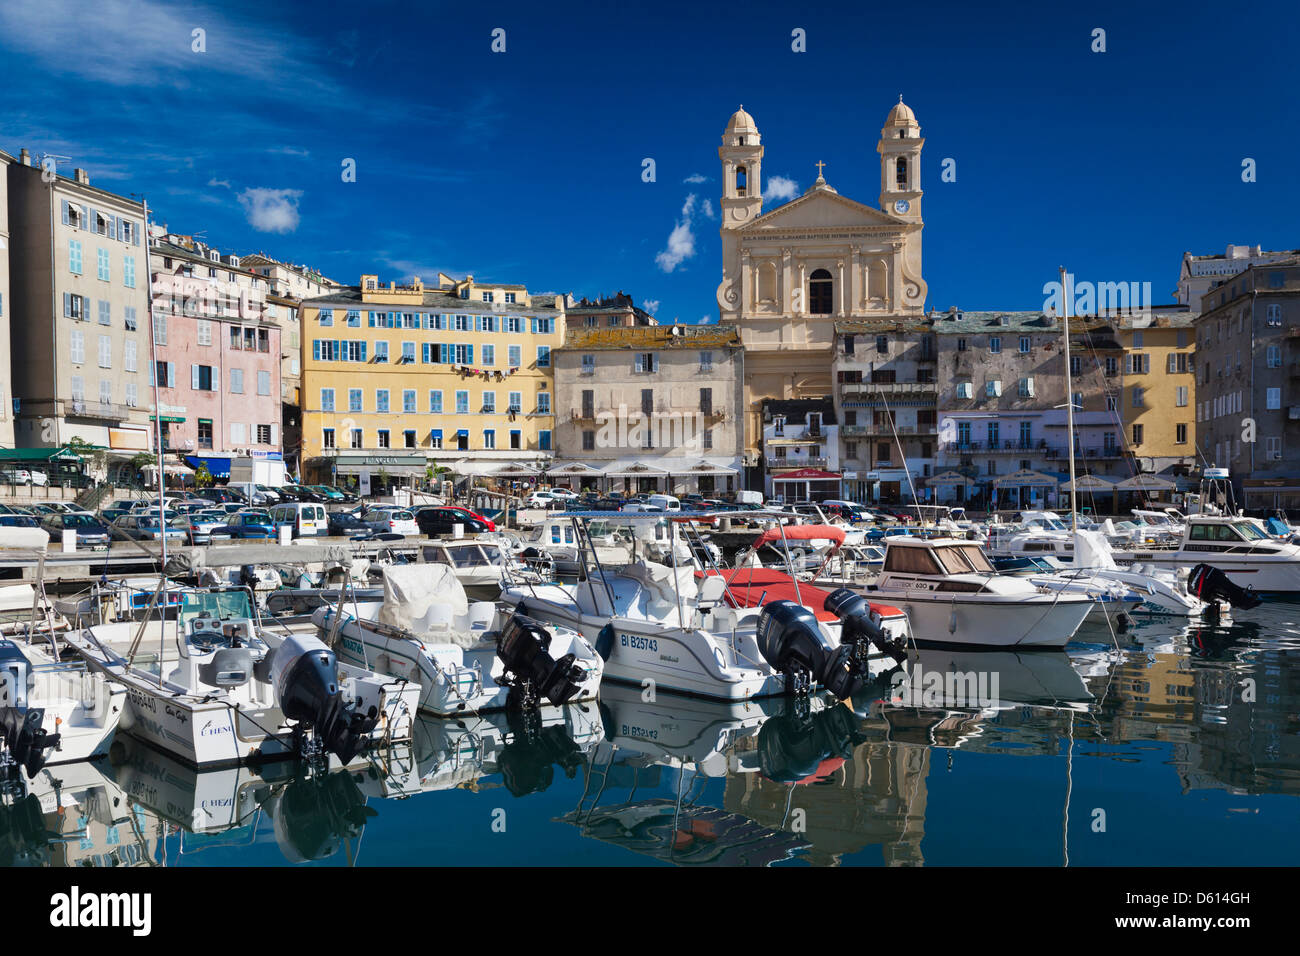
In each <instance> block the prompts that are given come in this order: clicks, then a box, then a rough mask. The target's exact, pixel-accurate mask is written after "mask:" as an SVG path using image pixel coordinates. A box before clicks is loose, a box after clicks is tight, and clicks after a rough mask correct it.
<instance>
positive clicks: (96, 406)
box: [63, 398, 140, 422]
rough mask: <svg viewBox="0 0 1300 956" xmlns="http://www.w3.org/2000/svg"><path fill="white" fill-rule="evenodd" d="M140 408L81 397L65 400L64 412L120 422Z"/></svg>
mask: <svg viewBox="0 0 1300 956" xmlns="http://www.w3.org/2000/svg"><path fill="white" fill-rule="evenodd" d="M138 411H140V409H138V408H133V407H132V406H130V405H115V404H113V403H112V402H99V401H93V402H92V401H87V400H85V399H81V398H74V399H70V400H65V401H64V402H63V414H64V415H67V416H73V417H76V418H99V419H103V420H105V421H111V422H120V421H125V420H127V419H129V418H130V417H131V415H132V413H134V412H138Z"/></svg>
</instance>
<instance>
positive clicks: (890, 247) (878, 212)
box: [717, 98, 926, 460]
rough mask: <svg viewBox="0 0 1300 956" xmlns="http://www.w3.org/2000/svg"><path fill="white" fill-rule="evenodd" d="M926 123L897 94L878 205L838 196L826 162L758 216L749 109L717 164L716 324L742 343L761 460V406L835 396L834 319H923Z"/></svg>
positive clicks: (730, 127)
mask: <svg viewBox="0 0 1300 956" xmlns="http://www.w3.org/2000/svg"><path fill="white" fill-rule="evenodd" d="M924 144H925V140H923V139H922V138H921V127H920V125H919V124H918V123H917V121H916V116H915V115H914V114H913V112H912V111H911V109H909V108H908V107H907V106H906V105H905V104H904V103H903V102H902V99H901V98H900V100H899V102H898V105H897V106H895V107H894V108H893V110H891V111H890V114H889V118H888V119H887V120H886V121H885V126H884V128H883V129H882V130H881V133H880V142H879V145H878V146H877V152H879V154H880V197H879V207H878V208H877V207H876V206H870V205H867V204H865V203H861V202H858V201H856V200H853V199H849V198H847V197H844V196H841V195H839V193H837V192H836V191H835V189H834V188H833V187H831V186H830V184H829V183H827V181H826V179H825V177H824V176H823V175H822V173H821V168H822V167H823V166H824V164H818V165H819V173H818V177H817V180H816V182H814V183H813V185H812V186H811V187H809V189H808V190H807V192H805V193H804V194H803V195H802V196H800V197H799V198H797V199H794V200H791V201H790V202H787V203H785V204H783V205H781V206H778V207H777V208H775V209H772V210H771V211H769V212H764V211H763V198H762V197H763V177H762V163H763V144H762V137H761V135H760V134H759V131H758V127H757V125H756V124H755V122H754V118H753V117H752V116H750V115H749V114H748V113H747V112H745V110H744V108H743V107H742V108H741V109H739V110H737V111H736V113H735V114H734V115H733V116H732V117H731V120H730V121H729V122H728V123H727V128H726V132H725V133H723V136H722V146H721V147H719V149H718V158H719V159H720V160H721V163H722V182H723V192H722V228H721V233H722V282H721V283H720V284H719V285H718V293H717V298H718V311H719V318H720V321H722V322H726V323H734V324H735V325H736V327H737V328H738V329H739V330H740V335H741V340H742V342H743V344H744V348H745V378H746V384H745V412H746V422H745V436H746V444H747V449H746V450H747V452H748V453H749V456H750V458H751V460H756V456H757V454H758V451H759V449H758V443H759V441H760V439H761V436H762V434H763V422H762V419H761V416H762V406H763V402H764V401H765V400H788V399H805V398H816V397H830V396H831V395H832V392H833V389H832V364H833V362H834V359H835V349H836V346H837V338H836V325H837V323H845V322H858V321H863V320H885V319H889V318H891V317H897V318H900V319H911V320H912V321H915V320H916V319H917V318H919V317H920V316H921V315H922V314H923V307H924V304H925V299H926V284H925V280H924V278H922V272H921V229H922V218H921V195H922V193H921V169H920V160H921V148H922V147H923V146H924Z"/></svg>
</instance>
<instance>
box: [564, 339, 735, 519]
mask: <svg viewBox="0 0 1300 956" xmlns="http://www.w3.org/2000/svg"><path fill="white" fill-rule="evenodd" d="M744 377H745V376H744V349H743V346H742V345H741V341H740V336H739V334H738V332H737V331H736V328H735V327H734V326H731V325H628V324H621V325H616V326H614V327H609V326H605V327H600V326H596V327H592V328H586V327H583V328H580V329H578V330H576V331H573V330H572V329H571V331H570V333H569V336H568V339H567V340H566V342H565V344H564V346H563V347H562V348H560V349H557V350H556V353H555V394H556V406H555V408H556V426H555V427H556V433H555V434H556V456H557V459H559V460H558V461H557V463H556V465H557V467H558V468H563V467H564V465H565V464H577V465H579V466H582V467H577V468H575V469H574V471H573V473H572V475H566V473H564V472H554V473H553V474H552V477H553V478H554V479H556V480H558V481H560V482H561V483H563V482H564V481H565V478H566V477H571V478H574V479H576V480H574V481H571V482H569V484H570V485H571V486H572V487H588V488H609V489H614V490H618V491H623V492H629V493H635V492H641V491H645V492H654V491H666V492H668V493H671V494H685V493H689V492H697V493H699V494H703V495H704V496H705V497H709V496H711V495H713V494H722V493H725V492H729V491H734V490H736V489H737V488H738V487H740V485H739V478H740V474H741V465H742V461H741V454H742V451H743V442H744V432H743V419H742V418H741V417H740V416H739V415H738V410H739V409H740V408H741V403H742V402H743V400H744ZM593 470H598V471H599V474H595V473H594V472H593Z"/></svg>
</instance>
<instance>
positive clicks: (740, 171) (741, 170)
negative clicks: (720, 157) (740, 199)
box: [736, 166, 748, 196]
mask: <svg viewBox="0 0 1300 956" xmlns="http://www.w3.org/2000/svg"><path fill="white" fill-rule="evenodd" d="M747 182H748V176H747V175H746V173H745V167H744V166H737V167H736V195H737V196H743V195H745V186H746V184H747Z"/></svg>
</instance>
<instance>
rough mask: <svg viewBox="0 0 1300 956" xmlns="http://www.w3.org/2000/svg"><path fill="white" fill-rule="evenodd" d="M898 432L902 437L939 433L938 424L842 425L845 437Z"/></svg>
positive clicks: (866, 436) (862, 436) (885, 435)
mask: <svg viewBox="0 0 1300 956" xmlns="http://www.w3.org/2000/svg"><path fill="white" fill-rule="evenodd" d="M895 432H897V433H898V436H899V437H900V438H901V437H903V436H906V435H911V436H917V435H937V434H939V426H938V425H895V426H894V427H893V428H890V427H889V425H888V424H884V423H881V424H876V423H874V422H873V423H871V424H869V425H841V426H840V434H841V435H842V436H844V437H845V438H893V437H894V433H895Z"/></svg>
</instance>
